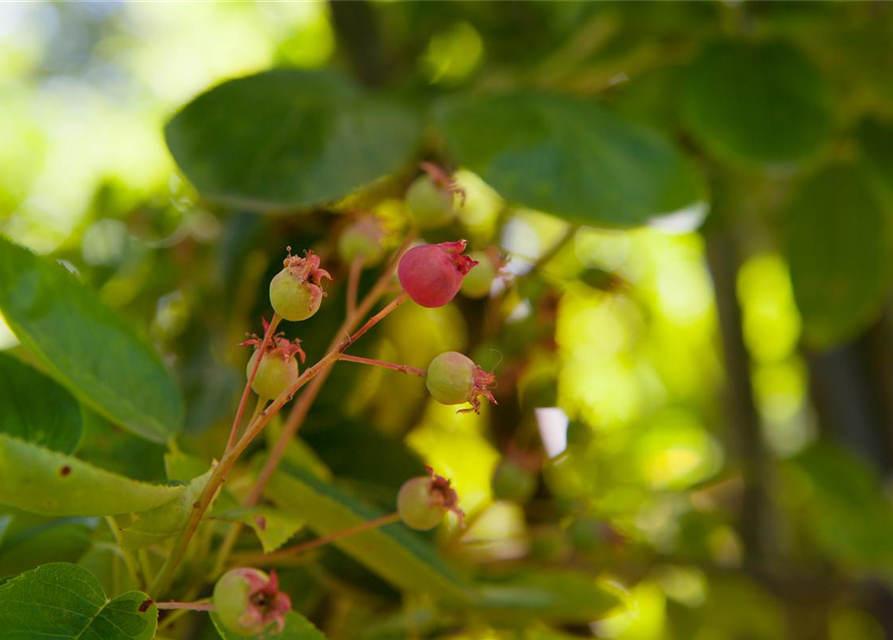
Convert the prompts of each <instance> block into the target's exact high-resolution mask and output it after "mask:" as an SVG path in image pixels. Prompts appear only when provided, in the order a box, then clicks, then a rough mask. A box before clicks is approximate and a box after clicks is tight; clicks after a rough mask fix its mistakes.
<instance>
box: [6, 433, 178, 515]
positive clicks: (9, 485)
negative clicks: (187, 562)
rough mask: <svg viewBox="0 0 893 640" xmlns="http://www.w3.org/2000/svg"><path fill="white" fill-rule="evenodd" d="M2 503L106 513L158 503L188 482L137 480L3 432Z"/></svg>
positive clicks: (53, 511)
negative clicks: (175, 485) (157, 482)
mask: <svg viewBox="0 0 893 640" xmlns="http://www.w3.org/2000/svg"><path fill="white" fill-rule="evenodd" d="M0 469H2V470H3V473H2V481H0V503H3V504H9V505H12V506H14V507H18V508H19V509H22V510H23V511H27V512H29V513H39V514H42V515H49V516H107V515H115V514H120V513H131V512H135V511H146V510H148V509H154V508H155V507H159V506H161V505H163V504H165V503H168V502H170V501H171V500H173V499H174V498H176V497H177V496H179V495H180V494H181V493H183V491H184V490H185V487H183V486H178V487H170V486H162V485H151V484H146V483H144V482H137V481H136V480H131V479H130V478H125V477H124V476H119V475H117V474H115V473H110V472H108V471H104V470H103V469H98V468H96V467H94V466H92V465H89V464H87V463H86V462H82V461H81V460H78V459H77V458H72V457H71V456H67V455H65V454H62V453H57V452H55V451H50V450H49V449H44V448H42V447H38V446H37V445H33V444H30V443H28V442H25V441H23V440H18V439H16V438H13V437H10V436H6V435H2V434H0Z"/></svg>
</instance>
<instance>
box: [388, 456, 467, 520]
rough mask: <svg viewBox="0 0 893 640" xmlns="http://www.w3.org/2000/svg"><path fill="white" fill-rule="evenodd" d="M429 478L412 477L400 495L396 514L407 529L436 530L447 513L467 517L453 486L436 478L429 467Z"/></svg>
mask: <svg viewBox="0 0 893 640" xmlns="http://www.w3.org/2000/svg"><path fill="white" fill-rule="evenodd" d="M426 469H428V472H429V473H430V475H429V476H419V477H417V478H411V479H409V480H407V481H406V482H404V483H403V486H402V487H400V492H399V493H398V494H397V512H398V513H399V514H400V519H401V520H402V521H403V524H405V525H406V526H407V527H409V528H411V529H416V530H417V531H427V530H428V529H433V528H434V527H436V526H437V525H438V524H440V521H441V520H443V516H444V515H445V514H446V512H447V511H452V512H453V513H455V514H456V515H458V516H459V519H460V520H461V519H462V518H463V517H464V514H463V513H462V510H461V509H459V507H458V506H456V505H457V503H458V502H459V496H458V495H457V494H456V491H455V490H454V489H453V488H452V487H450V481H449V480H447V479H446V478H442V477H441V476H438V475H435V474H434V470H433V469H431V468H430V467H426Z"/></svg>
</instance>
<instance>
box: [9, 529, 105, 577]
mask: <svg viewBox="0 0 893 640" xmlns="http://www.w3.org/2000/svg"><path fill="white" fill-rule="evenodd" d="M96 524H97V520H96V519H95V518H62V519H58V520H50V521H49V522H41V523H38V524H35V525H33V526H29V527H27V528H25V529H22V530H20V531H17V532H15V533H14V534H10V535H9V536H8V537H7V538H6V539H5V540H4V541H3V543H2V544H0V576H11V575H12V576H14V575H16V574H19V573H21V572H22V571H27V570H28V569H33V568H34V567H37V566H39V565H42V564H46V563H47V562H75V561H76V560H77V559H78V558H80V557H81V556H82V555H83V554H84V552H85V551H86V550H87V549H88V548H89V547H90V542H91V534H92V532H93V530H94V529H95V528H96Z"/></svg>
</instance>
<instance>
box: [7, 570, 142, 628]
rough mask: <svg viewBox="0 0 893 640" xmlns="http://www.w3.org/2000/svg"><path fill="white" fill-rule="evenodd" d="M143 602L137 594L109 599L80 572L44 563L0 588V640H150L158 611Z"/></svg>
mask: <svg viewBox="0 0 893 640" xmlns="http://www.w3.org/2000/svg"><path fill="white" fill-rule="evenodd" d="M148 600H149V598H148V596H147V595H146V594H145V593H142V592H140V591H128V592H127V593H123V594H121V595H120V596H118V597H117V598H115V599H114V600H109V599H108V598H107V597H106V595H105V593H104V592H103V590H102V585H101V584H100V583H99V580H97V579H96V578H95V577H94V576H93V575H92V574H91V573H90V572H89V571H87V570H86V569H83V568H82V567H79V566H77V565H74V564H66V563H63V562H56V563H52V564H46V565H43V566H42V567H38V568H37V569H34V570H32V571H28V572H26V573H23V574H21V575H20V576H17V577H16V578H13V579H12V580H10V581H9V582H7V583H5V584H3V585H0V630H2V631H0V637H2V638H3V640H35V638H58V639H59V640H151V638H152V637H153V636H154V635H155V625H156V621H157V619H158V612H157V610H156V608H155V605H154V604H148V605H147V604H144V603H145V602H146V601H148ZM150 602H151V601H150ZM143 607H145V610H141V609H142V608H143Z"/></svg>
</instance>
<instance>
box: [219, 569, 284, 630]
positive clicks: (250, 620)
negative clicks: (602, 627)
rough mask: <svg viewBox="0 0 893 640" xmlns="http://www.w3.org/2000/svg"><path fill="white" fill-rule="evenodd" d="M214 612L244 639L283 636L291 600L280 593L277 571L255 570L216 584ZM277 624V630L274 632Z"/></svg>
mask: <svg viewBox="0 0 893 640" xmlns="http://www.w3.org/2000/svg"><path fill="white" fill-rule="evenodd" d="M214 610H215V612H216V613H217V616H218V617H219V618H220V621H221V622H222V623H223V625H224V626H225V627H226V628H227V630H228V631H231V632H232V633H234V634H236V635H240V636H256V635H259V634H261V633H264V632H269V633H279V632H280V631H282V629H283V628H284V627H285V614H287V613H288V612H289V611H291V598H289V597H288V594H287V593H282V592H281V591H279V578H278V577H277V576H276V572H275V571H270V575H267V574H266V573H264V572H263V571H260V570H258V569H251V568H239V569H233V570H231V571H228V572H227V573H225V574H223V576H221V578H220V579H219V580H218V581H217V584H216V585H214ZM274 625H275V627H276V629H272V627H273V626H274Z"/></svg>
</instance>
